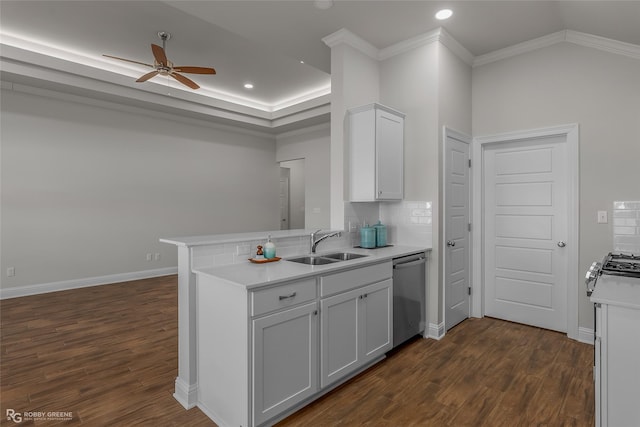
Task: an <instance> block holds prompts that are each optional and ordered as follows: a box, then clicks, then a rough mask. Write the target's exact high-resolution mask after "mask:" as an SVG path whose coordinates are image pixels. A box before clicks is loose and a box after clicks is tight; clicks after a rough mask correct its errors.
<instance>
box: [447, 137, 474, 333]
mask: <svg viewBox="0 0 640 427" xmlns="http://www.w3.org/2000/svg"><path fill="white" fill-rule="evenodd" d="M444 162H445V165H444V168H445V172H444V173H445V201H444V206H445V229H446V232H445V244H446V246H445V254H444V257H445V263H444V268H445V291H444V292H445V304H446V305H445V307H446V309H445V316H444V317H445V328H446V329H447V330H449V329H450V328H452V327H453V326H455V325H457V324H458V323H460V322H462V321H463V320H465V319H466V318H468V317H469V309H470V307H469V277H470V265H469V251H470V247H469V143H468V142H463V141H461V140H459V139H458V138H454V137H453V136H452V135H450V134H448V135H447V139H446V141H445V161H444Z"/></svg>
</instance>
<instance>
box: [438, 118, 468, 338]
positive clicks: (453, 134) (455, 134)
mask: <svg viewBox="0 0 640 427" xmlns="http://www.w3.org/2000/svg"><path fill="white" fill-rule="evenodd" d="M449 137H450V138H453V139H456V140H458V141H460V142H463V143H465V144H469V160H471V157H472V152H473V138H471V137H470V136H469V135H466V134H464V133H462V132H459V131H456V130H454V129H451V128H448V127H447V126H443V129H442V187H441V188H442V236H443V237H442V239H440V253H441V254H442V256H441V259H442V274H443V277H442V308H441V309H442V325H443V326H442V328H443V332H444V333H446V324H447V318H446V317H447V295H446V292H447V286H446V281H447V278H446V277H445V273H446V271H447V269H446V267H447V266H446V263H447V256H446V251H447V239H446V237H447V236H446V233H447V212H446V205H445V201H446V200H447V199H446V192H447V183H446V179H447V177H446V173H445V167H446V166H445V165H446V161H447V159H446V155H447V152H446V151H447V150H446V148H447V138H449ZM472 164H473V162H472ZM472 169H473V168H471V169H470V171H469V221H471V222H473V219H472V218H473V217H472V214H473V201H474V198H473V182H474V176H473V174H472V172H473V170H472ZM471 229H472V230H473V226H472V227H471ZM473 239H474V236H473V233H469V265H468V266H467V268H468V269H469V270H468V273H469V274H468V277H469V286H471V295H469V317H471V316H472V315H473V310H472V307H473V299H474V294H475V292H474V288H473V282H474V277H473V259H474V251H473Z"/></svg>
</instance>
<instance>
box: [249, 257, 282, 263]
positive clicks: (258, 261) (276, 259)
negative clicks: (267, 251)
mask: <svg viewBox="0 0 640 427" xmlns="http://www.w3.org/2000/svg"><path fill="white" fill-rule="evenodd" d="M281 259H282V258H280V257H275V258H262V259H255V258H249V261H251V262H253V263H254V264H264V263H265V262H276V261H280V260H281Z"/></svg>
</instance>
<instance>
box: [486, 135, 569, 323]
mask: <svg viewBox="0 0 640 427" xmlns="http://www.w3.org/2000/svg"><path fill="white" fill-rule="evenodd" d="M566 151H567V150H566V139H565V137H564V136H562V137H542V138H532V139H528V140H524V141H514V142H506V143H501V144H496V145H494V146H493V147H488V148H487V149H486V150H485V153H484V160H483V162H484V164H483V167H484V178H483V181H484V182H483V187H484V203H483V204H484V224H483V225H484V263H485V264H484V285H485V298H484V301H485V314H486V315H487V316H493V317H497V318H501V319H506V320H510V321H514V322H519V323H524V324H528V325H533V326H539V327H542V328H547V329H552V330H556V331H562V332H566V331H567V314H566V310H567V308H566V306H567V259H568V257H567V251H566V250H565V249H564V247H565V246H566V244H569V243H568V242H566V240H567V237H566V236H567V219H568V217H567V215H568V213H567V212H568V211H567V209H568V205H567V200H568V185H567V171H566V170H564V169H563V165H565V164H566V155H567V153H566Z"/></svg>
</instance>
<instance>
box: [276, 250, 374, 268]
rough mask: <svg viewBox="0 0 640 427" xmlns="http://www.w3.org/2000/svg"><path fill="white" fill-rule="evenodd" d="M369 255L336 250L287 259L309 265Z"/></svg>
mask: <svg viewBox="0 0 640 427" xmlns="http://www.w3.org/2000/svg"><path fill="white" fill-rule="evenodd" d="M366 256H368V255H362V254H354V253H351V252H336V253H333V254H326V255H312V256H310V255H307V256H302V257H297V258H289V259H287V261H291V262H297V263H299V264H307V265H324V264H332V263H334V262H340V261H349V260H352V259H358V258H363V257H366Z"/></svg>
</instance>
